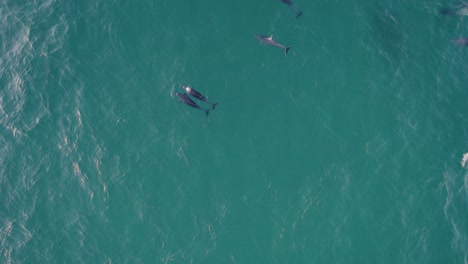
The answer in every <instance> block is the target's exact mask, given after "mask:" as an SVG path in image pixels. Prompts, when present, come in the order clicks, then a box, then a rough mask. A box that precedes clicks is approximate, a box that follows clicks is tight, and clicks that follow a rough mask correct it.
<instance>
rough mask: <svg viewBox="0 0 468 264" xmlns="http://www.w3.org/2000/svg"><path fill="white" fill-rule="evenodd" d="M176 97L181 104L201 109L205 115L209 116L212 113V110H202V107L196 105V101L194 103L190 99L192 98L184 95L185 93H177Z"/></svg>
mask: <svg viewBox="0 0 468 264" xmlns="http://www.w3.org/2000/svg"><path fill="white" fill-rule="evenodd" d="M175 95H176V96H177V97H178V98H179V100H180V102H181V103H184V104H186V105H189V106H191V107H193V108H196V109H200V110H202V111H205V114H206V115H208V114H209V113H210V109H206V110H205V109H203V108H201V107H200V106H198V105H197V103H195V102H194V101H192V99H190V97H189V96H188V95H187V94H184V93H177V92H176V93H175Z"/></svg>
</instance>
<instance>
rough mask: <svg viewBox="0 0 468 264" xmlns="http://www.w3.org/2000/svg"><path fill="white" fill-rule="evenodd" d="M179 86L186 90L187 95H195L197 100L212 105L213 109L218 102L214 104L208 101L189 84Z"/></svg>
mask: <svg viewBox="0 0 468 264" xmlns="http://www.w3.org/2000/svg"><path fill="white" fill-rule="evenodd" d="M180 87H182V88H183V89H184V90H185V91H186V92H187V94H188V95H190V96H192V97H195V98H197V99H198V100H200V101H203V102H205V103H207V104H210V105H212V108H213V110H214V109H215V107H216V105H217V104H218V103H214V104H212V103H210V101H208V100H207V99H206V98H205V97H204V96H203V95H202V94H201V93H199V92H198V91H196V90H195V89H193V88H192V87H190V86H185V85H181V86H180Z"/></svg>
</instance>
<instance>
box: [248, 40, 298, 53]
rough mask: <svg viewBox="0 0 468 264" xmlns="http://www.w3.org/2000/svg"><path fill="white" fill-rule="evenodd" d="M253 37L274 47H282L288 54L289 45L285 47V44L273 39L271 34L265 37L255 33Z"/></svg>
mask: <svg viewBox="0 0 468 264" xmlns="http://www.w3.org/2000/svg"><path fill="white" fill-rule="evenodd" d="M255 37H256V38H257V39H258V40H260V42H261V43H263V44H267V45H270V46H275V47H278V48H282V49H284V53H286V54H288V50H289V48H290V47H285V46H283V45H281V44H279V43H278V42H276V41H274V40H273V36H270V37H267V36H262V35H255Z"/></svg>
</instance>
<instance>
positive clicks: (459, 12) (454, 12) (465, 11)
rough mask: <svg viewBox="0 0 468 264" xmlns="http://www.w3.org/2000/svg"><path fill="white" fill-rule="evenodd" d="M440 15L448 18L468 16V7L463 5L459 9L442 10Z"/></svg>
mask: <svg viewBox="0 0 468 264" xmlns="http://www.w3.org/2000/svg"><path fill="white" fill-rule="evenodd" d="M440 13H441V14H442V15H447V16H468V5H461V6H459V7H457V8H442V9H441V10H440Z"/></svg>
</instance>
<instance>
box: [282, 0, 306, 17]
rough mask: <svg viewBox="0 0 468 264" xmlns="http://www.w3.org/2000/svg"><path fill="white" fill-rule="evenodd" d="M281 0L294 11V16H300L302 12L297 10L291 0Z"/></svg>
mask: <svg viewBox="0 0 468 264" xmlns="http://www.w3.org/2000/svg"><path fill="white" fill-rule="evenodd" d="M281 2H283V3H285V4H287V5H288V6H289V7H290V8H291V9H292V10H293V11H294V12H295V13H296V17H300V16H301V15H302V12H299V11H298V10H297V8H296V6H295V5H294V4H293V3H292V2H291V0H281Z"/></svg>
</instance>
